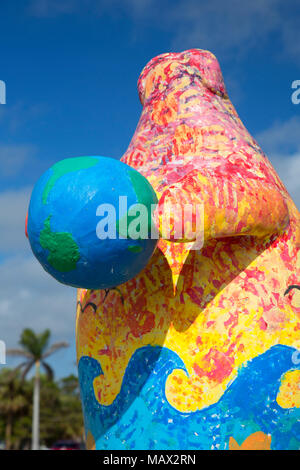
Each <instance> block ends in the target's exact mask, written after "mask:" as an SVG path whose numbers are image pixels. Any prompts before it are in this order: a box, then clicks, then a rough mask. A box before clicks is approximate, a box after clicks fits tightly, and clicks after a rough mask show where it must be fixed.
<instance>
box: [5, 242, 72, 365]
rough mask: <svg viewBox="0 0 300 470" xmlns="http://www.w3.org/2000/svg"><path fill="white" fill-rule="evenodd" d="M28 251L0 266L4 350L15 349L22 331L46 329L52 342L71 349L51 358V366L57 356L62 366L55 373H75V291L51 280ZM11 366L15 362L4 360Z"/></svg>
mask: <svg viewBox="0 0 300 470" xmlns="http://www.w3.org/2000/svg"><path fill="white" fill-rule="evenodd" d="M29 251H30V250H29V249H28V256H26V255H22V256H21V255H20V256H13V257H10V258H8V259H6V260H5V261H4V262H3V263H2V264H0V339H1V340H2V341H4V342H5V343H6V347H7V348H10V347H15V346H17V342H18V339H19V338H20V334H21V332H22V330H23V329H24V328H32V329H33V330H35V331H36V332H40V331H43V330H45V329H47V328H49V329H50V330H51V333H52V339H51V340H52V341H62V340H64V341H65V340H67V341H69V342H70V344H71V346H72V347H71V348H70V350H65V351H62V352H61V353H60V354H59V356H57V355H56V356H54V357H53V361H54V362H53V364H54V365H55V361H57V358H58V357H60V358H61V360H62V361H64V362H65V363H64V364H62V365H61V367H60V368H59V370H61V371H62V373H65V372H66V370H68V371H69V372H70V371H72V372H75V369H74V363H75V361H76V356H75V351H74V337H75V311H76V290H75V289H73V288H71V287H67V286H63V285H62V284H59V283H58V282H57V281H55V280H54V279H52V278H51V276H49V275H48V274H47V273H46V272H45V271H43V269H42V267H41V266H40V265H39V263H38V262H37V261H36V260H35V258H34V257H33V255H32V254H30V253H29ZM12 364H16V361H15V360H12V359H10V358H8V365H12Z"/></svg>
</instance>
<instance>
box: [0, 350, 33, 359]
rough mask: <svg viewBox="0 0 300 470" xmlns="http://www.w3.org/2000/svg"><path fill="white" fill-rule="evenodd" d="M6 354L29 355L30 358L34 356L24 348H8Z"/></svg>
mask: <svg viewBox="0 0 300 470" xmlns="http://www.w3.org/2000/svg"><path fill="white" fill-rule="evenodd" d="M6 354H7V355H8V356H21V357H27V358H28V359H32V358H33V355H32V354H31V353H30V352H28V351H25V350H24V349H17V348H16V349H7V350H6Z"/></svg>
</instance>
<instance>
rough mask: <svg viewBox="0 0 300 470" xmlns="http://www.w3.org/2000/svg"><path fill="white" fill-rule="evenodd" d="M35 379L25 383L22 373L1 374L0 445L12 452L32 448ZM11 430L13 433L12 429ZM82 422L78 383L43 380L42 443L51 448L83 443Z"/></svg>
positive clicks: (70, 379) (74, 380)
mask: <svg viewBox="0 0 300 470" xmlns="http://www.w3.org/2000/svg"><path fill="white" fill-rule="evenodd" d="M33 380H34V379H33V378H32V379H30V380H25V381H22V380H21V378H20V374H19V372H17V373H14V371H11V370H10V369H2V370H1V371H0V441H4V442H6V443H7V437H8V434H9V433H10V437H9V442H8V445H6V447H8V448H12V449H23V448H28V449H29V448H30V446H31V437H32V436H31V433H32V392H33ZM10 428H11V429H10ZM82 436H83V419H82V411H81V402H80V396H79V385H78V379H77V377H75V376H74V375H70V376H68V377H65V378H63V379H60V380H59V381H57V382H54V381H51V380H49V379H48V378H47V376H46V375H42V376H41V396H40V440H41V444H44V445H46V446H47V447H50V446H51V445H52V444H53V443H54V442H55V441H57V440H61V439H62V440H64V439H74V440H82Z"/></svg>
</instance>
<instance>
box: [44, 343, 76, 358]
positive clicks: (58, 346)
mask: <svg viewBox="0 0 300 470" xmlns="http://www.w3.org/2000/svg"><path fill="white" fill-rule="evenodd" d="M68 346H69V343H67V342H66V341H61V342H60V343H54V344H52V346H51V347H50V348H49V349H48V351H46V352H45V354H43V356H42V359H46V357H49V356H51V354H53V353H55V351H58V350H59V349H62V348H67V347H68Z"/></svg>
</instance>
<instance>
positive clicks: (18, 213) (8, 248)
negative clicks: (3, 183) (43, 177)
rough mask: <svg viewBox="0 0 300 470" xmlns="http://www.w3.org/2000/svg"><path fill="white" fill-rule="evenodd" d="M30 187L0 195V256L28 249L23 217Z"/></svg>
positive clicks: (26, 207)
mask: <svg viewBox="0 0 300 470" xmlns="http://www.w3.org/2000/svg"><path fill="white" fill-rule="evenodd" d="M31 189H32V188H31V187H26V188H22V189H19V190H15V191H5V192H2V193H0V254H1V253H5V254H8V253H17V252H21V251H24V250H26V249H28V240H27V238H26V237H25V233H24V230H25V217H26V213H27V209H28V205H29V200H30V194H31Z"/></svg>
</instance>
